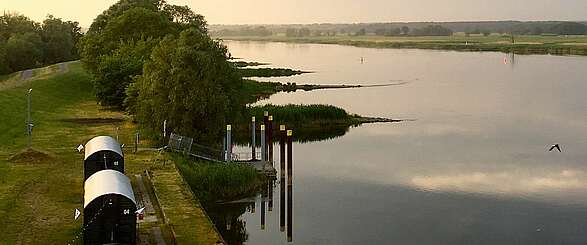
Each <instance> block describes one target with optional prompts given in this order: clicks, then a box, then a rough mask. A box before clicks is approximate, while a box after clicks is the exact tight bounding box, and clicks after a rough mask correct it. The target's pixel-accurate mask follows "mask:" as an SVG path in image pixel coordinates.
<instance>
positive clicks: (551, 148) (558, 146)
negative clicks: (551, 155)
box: [548, 144, 562, 152]
mask: <svg viewBox="0 0 587 245" xmlns="http://www.w3.org/2000/svg"><path fill="white" fill-rule="evenodd" d="M554 149H557V150H558V152H562V151H561V147H560V145H559V144H554V145H552V146H551V147H550V149H549V150H548V151H552V150H554Z"/></svg>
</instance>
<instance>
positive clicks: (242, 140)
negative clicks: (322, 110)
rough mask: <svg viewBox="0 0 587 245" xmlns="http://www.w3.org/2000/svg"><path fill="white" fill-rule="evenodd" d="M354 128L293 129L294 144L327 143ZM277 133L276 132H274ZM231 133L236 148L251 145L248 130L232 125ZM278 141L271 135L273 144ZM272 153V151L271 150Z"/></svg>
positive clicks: (257, 139)
mask: <svg viewBox="0 0 587 245" xmlns="http://www.w3.org/2000/svg"><path fill="white" fill-rule="evenodd" d="M353 127H355V126H348V125H340V124H330V125H322V126H320V127H303V126H300V127H293V130H295V132H296V137H295V139H294V142H296V143H308V142H320V141H329V140H333V139H336V138H339V137H342V136H344V135H345V134H346V133H348V132H349V130H350V129H351V128H353ZM274 132H277V131H274ZM233 133H234V134H235V137H234V143H235V144H237V145H238V146H242V147H246V146H250V143H251V132H249V130H248V128H246V127H244V126H242V125H234V126H233ZM278 140H279V136H278V134H276V133H275V134H274V135H273V142H277V141H278ZM256 141H257V143H256V145H260V144H261V140H260V139H259V138H258V137H257V138H256ZM272 151H273V150H272Z"/></svg>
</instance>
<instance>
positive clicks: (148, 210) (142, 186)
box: [135, 174, 155, 216]
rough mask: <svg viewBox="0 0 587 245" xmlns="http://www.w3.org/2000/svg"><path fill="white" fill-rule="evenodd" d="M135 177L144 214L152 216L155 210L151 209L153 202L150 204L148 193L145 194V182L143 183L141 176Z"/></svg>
mask: <svg viewBox="0 0 587 245" xmlns="http://www.w3.org/2000/svg"><path fill="white" fill-rule="evenodd" d="M135 177H136V178H137V184H138V186H139V191H140V192H141V196H142V200H143V205H144V207H145V213H147V214H154V213H155V209H154V208H153V202H151V197H149V193H148V192H147V188H146V187H145V182H144V181H143V176H142V175H139V174H137V175H135ZM145 216H146V215H145Z"/></svg>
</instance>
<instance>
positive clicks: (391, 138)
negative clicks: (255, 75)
mask: <svg viewBox="0 0 587 245" xmlns="http://www.w3.org/2000/svg"><path fill="white" fill-rule="evenodd" d="M225 44H226V45H227V46H228V47H229V50H230V52H231V53H232V55H233V56H234V57H238V58H242V59H243V60H246V61H258V62H267V63H271V65H269V66H268V67H284V68H292V69H299V70H304V71H313V72H314V73H310V74H304V75H300V76H295V77H286V78H263V79H260V80H270V81H281V82H297V83H298V84H303V83H314V84H363V85H370V84H386V83H400V82H406V83H405V84H403V85H397V86H389V87H377V88H361V89H339V90H319V91H311V92H296V93H280V94H276V95H273V96H271V97H270V98H269V99H267V100H263V101H260V102H259V104H266V103H273V104H288V103H295V104H300V103H303V104H313V103H319V104H331V105H335V106H339V107H342V108H344V109H345V110H347V111H348V112H350V113H356V114H360V115H363V116H378V117H388V118H394V119H414V120H415V121H407V122H403V123H396V124H369V125H363V126H360V127H356V128H351V129H350V130H349V131H348V132H347V133H346V134H345V135H344V136H342V137H337V138H334V139H330V140H325V141H315V142H307V143H296V144H294V146H293V149H294V154H293V158H294V173H293V202H292V206H293V210H292V217H293V219H292V223H293V226H292V227H291V228H292V231H291V232H292V234H291V240H292V242H288V239H287V234H286V233H287V231H281V229H280V228H281V227H280V203H279V202H280V195H282V194H283V193H281V188H280V184H281V183H279V181H277V182H276V183H275V185H274V186H273V188H272V196H273V209H272V211H271V212H269V211H268V210H263V213H264V214H265V215H266V217H264V223H265V224H264V226H262V225H261V220H262V219H263V218H262V217H261V214H262V212H261V209H262V207H261V205H268V203H267V202H265V201H268V196H270V195H259V196H258V197H257V198H256V202H255V204H254V205H252V204H249V205H248V206H247V207H246V208H244V209H243V208H241V209H240V210H241V211H239V212H236V215H235V217H233V218H234V219H233V220H232V222H237V223H238V224H234V223H233V224H231V225H230V227H228V228H229V233H230V230H238V229H240V230H239V231H237V232H236V233H239V235H238V236H240V237H239V238H231V235H225V237H226V236H228V237H229V238H227V240H229V241H231V242H233V243H240V242H244V243H246V244H420V245H422V244H533V245H536V244H587V232H585V231H586V229H587V166H586V164H587V161H586V159H587V96H586V95H585V93H586V92H587V58H586V57H562V56H546V55H528V56H526V55H524V56H521V55H516V56H514V55H511V54H504V53H476V52H453V51H431V50H397V49H372V48H357V47H350V46H339V45H319V44H287V43H270V42H269V43H266V42H240V41H238V42H237V41H226V42H225ZM294 135H295V132H294ZM554 143H559V144H560V145H561V146H562V150H563V152H562V153H559V152H549V151H548V148H549V147H550V146H551V145H552V144H554ZM276 152H278V151H276ZM275 157H276V159H277V157H278V156H277V154H276V156H275ZM286 192H287V191H286ZM253 206H254V208H253ZM267 209H268V207H267ZM253 211H254V212H253ZM241 213H242V215H241ZM236 227H239V228H236ZM220 230H223V231H224V232H223V233H226V232H227V231H226V228H225V227H221V228H220ZM233 233H235V232H233ZM230 234H232V233H230Z"/></svg>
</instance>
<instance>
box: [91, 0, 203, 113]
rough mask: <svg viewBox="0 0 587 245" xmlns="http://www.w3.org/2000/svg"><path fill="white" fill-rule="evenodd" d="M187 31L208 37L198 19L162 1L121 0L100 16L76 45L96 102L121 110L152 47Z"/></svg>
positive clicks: (197, 16)
mask: <svg viewBox="0 0 587 245" xmlns="http://www.w3.org/2000/svg"><path fill="white" fill-rule="evenodd" d="M189 28H194V29H197V30H198V31H200V32H201V33H204V34H205V33H207V27H206V22H205V20H204V18H203V17H202V16H201V15H198V14H195V13H194V12H193V11H191V10H190V9H189V8H188V7H185V6H175V5H169V4H167V3H166V2H165V1H162V0H120V1H119V2H117V3H116V4H114V5H112V6H111V7H110V8H109V9H108V10H106V11H104V13H102V14H101V15H99V16H98V17H97V18H96V19H95V21H94V23H92V25H91V27H90V29H89V31H88V34H87V35H86V36H85V37H84V38H83V39H82V41H81V43H80V45H79V50H80V54H81V56H82V61H83V63H84V65H85V66H86V68H88V70H89V71H90V72H91V73H92V74H93V75H94V88H95V92H96V96H97V98H98V100H99V102H100V103H101V104H104V105H110V106H116V107H121V108H122V107H123V106H124V103H123V102H124V101H125V98H126V96H127V93H126V92H125V89H126V88H127V87H128V86H130V84H132V83H133V81H134V80H133V77H134V76H137V75H140V74H142V71H143V69H142V67H143V64H144V62H145V61H146V60H147V59H148V58H149V55H150V53H151V50H152V48H153V47H154V46H155V45H153V43H157V42H159V41H160V40H162V39H163V38H164V37H165V36H166V35H169V34H172V35H178V34H179V33H180V32H181V31H182V30H185V29H189ZM129 45H138V46H137V47H132V46H129ZM124 52H128V54H125V53H124Z"/></svg>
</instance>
